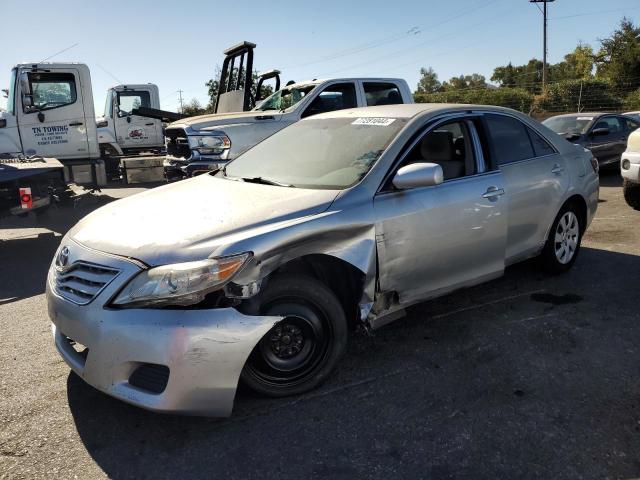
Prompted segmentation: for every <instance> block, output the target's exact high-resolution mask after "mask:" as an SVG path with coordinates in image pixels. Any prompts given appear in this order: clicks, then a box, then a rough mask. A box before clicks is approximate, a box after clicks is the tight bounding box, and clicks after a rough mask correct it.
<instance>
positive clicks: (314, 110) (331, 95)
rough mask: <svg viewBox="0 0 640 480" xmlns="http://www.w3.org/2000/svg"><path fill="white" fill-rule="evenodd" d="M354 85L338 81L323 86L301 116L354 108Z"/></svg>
mask: <svg viewBox="0 0 640 480" xmlns="http://www.w3.org/2000/svg"><path fill="white" fill-rule="evenodd" d="M357 106H358V101H357V99H356V87H355V85H354V84H353V83H338V84H335V85H330V86H328V87H327V88H325V89H324V90H323V91H322V92H321V93H320V94H319V95H318V96H317V97H316V98H315V100H313V102H311V105H309V106H308V107H307V109H306V110H305V112H304V113H303V114H302V117H303V118H304V117H309V116H311V115H317V114H319V113H324V112H332V111H333V110H342V109H345V108H356V107H357Z"/></svg>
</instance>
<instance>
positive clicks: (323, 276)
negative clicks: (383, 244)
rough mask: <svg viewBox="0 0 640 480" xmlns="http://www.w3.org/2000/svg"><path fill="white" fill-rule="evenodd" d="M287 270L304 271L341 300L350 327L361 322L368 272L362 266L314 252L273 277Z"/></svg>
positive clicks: (287, 264)
mask: <svg viewBox="0 0 640 480" xmlns="http://www.w3.org/2000/svg"><path fill="white" fill-rule="evenodd" d="M283 273H301V274H305V275H309V276H311V277H313V278H315V279H317V280H319V281H321V282H322V283H323V284H325V285H326V286H327V287H328V288H329V289H331V291H332V292H333V293H334V294H335V295H336V297H338V299H339V300H340V303H341V304H342V308H343V309H344V312H345V315H346V317H347V320H348V321H349V326H350V327H355V326H356V325H357V324H358V322H359V307H358V302H359V301H360V299H361V298H362V293H363V290H364V281H365V274H364V273H363V272H362V271H360V270H359V269H358V268H356V267H354V266H353V265H351V264H350V263H348V262H345V261H344V260H341V259H339V258H337V257H333V256H331V255H325V254H312V255H305V256H303V257H300V258H296V259H295V260H291V261H290V262H288V263H286V264H284V265H282V266H281V267H279V268H278V269H277V270H275V271H274V272H273V273H271V275H270V276H276V275H280V274H283Z"/></svg>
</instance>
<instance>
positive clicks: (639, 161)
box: [620, 152, 640, 183]
mask: <svg viewBox="0 0 640 480" xmlns="http://www.w3.org/2000/svg"><path fill="white" fill-rule="evenodd" d="M625 167H628V168H625ZM620 173H621V175H622V178H626V179H627V180H630V181H632V182H634V183H640V153H638V152H624V153H623V154H622V160H621V161H620Z"/></svg>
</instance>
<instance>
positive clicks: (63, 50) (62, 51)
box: [39, 42, 80, 63]
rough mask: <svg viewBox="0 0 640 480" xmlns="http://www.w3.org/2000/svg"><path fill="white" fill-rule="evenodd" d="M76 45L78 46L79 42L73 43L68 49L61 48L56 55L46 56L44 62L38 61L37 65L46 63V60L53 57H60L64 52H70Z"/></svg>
mask: <svg viewBox="0 0 640 480" xmlns="http://www.w3.org/2000/svg"><path fill="white" fill-rule="evenodd" d="M77 45H80V42H77V43H74V44H73V45H71V46H70V47H67V48H63V49H62V50H60V51H59V52H56V53H54V54H53V55H50V56H48V57H47V58H45V59H44V60H40V62H39V63H42V62H46V61H47V60H50V59H52V58H53V57H55V56H57V55H60V54H61V53H64V52H66V51H67V50H71V49H72V48H73V47H75V46H77Z"/></svg>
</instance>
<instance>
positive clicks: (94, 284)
mask: <svg viewBox="0 0 640 480" xmlns="http://www.w3.org/2000/svg"><path fill="white" fill-rule="evenodd" d="M119 272H120V271H119V270H116V269H113V268H109V267H103V266H101V265H94V264H92V263H85V262H76V263H74V264H73V265H71V267H70V268H69V269H68V270H63V271H59V270H57V269H56V270H55V273H54V288H55V291H56V293H57V294H58V295H60V296H61V297H62V298H65V299H67V300H69V301H70V302H73V303H76V304H78V305H86V304H87V303H89V302H90V301H91V300H93V299H94V298H95V297H96V296H97V295H98V294H99V293H100V292H101V291H102V289H103V288H104V287H106V286H107V285H108V284H109V282H111V280H113V279H114V278H115V277H116V275H118V273H119Z"/></svg>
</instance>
